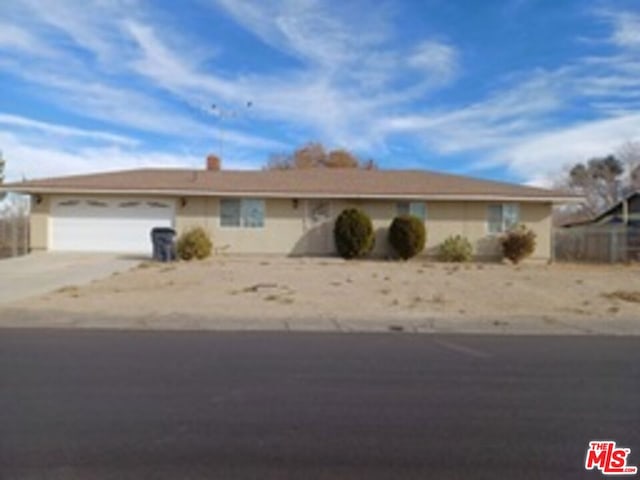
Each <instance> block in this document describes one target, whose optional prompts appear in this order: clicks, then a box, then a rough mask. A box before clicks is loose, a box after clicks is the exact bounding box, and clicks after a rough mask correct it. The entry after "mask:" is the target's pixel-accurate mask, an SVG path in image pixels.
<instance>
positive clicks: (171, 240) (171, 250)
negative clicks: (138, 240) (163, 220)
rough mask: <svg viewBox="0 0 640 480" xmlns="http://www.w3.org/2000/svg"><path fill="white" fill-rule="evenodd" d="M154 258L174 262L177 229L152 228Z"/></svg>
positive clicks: (159, 260)
mask: <svg viewBox="0 0 640 480" xmlns="http://www.w3.org/2000/svg"><path fill="white" fill-rule="evenodd" d="M151 243H152V244H153V259H154V260H156V261H158V262H172V261H173V260H175V259H176V231H175V230H174V229H173V228H168V227H156V228H153V229H152V230H151Z"/></svg>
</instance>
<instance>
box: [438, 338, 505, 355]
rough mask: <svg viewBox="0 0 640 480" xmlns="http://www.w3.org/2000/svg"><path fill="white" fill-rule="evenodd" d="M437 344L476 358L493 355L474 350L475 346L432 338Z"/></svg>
mask: <svg viewBox="0 0 640 480" xmlns="http://www.w3.org/2000/svg"><path fill="white" fill-rule="evenodd" d="M433 341H434V342H435V343H437V344H438V345H440V346H442V347H445V348H448V349H449V350H453V351H454V352H458V353H463V354H465V355H469V356H472V357H476V358H490V357H492V356H493V355H491V354H490V353H486V352H482V351H480V350H476V349H475V348H471V347H465V346H464V345H459V344H457V343H453V342H449V341H447V340H441V339H434V340H433Z"/></svg>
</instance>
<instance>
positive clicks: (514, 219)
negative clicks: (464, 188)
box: [487, 203, 520, 233]
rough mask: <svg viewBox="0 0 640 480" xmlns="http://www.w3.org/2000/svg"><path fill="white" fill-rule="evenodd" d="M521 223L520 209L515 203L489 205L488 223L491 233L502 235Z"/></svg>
mask: <svg viewBox="0 0 640 480" xmlns="http://www.w3.org/2000/svg"><path fill="white" fill-rule="evenodd" d="M519 222H520V208H519V207H518V205H517V204H515V203H503V204H499V205H489V207H488V209H487V223H488V230H489V233H502V232H506V231H508V230H510V229H511V228H513V227H515V226H517V225H518V223H519Z"/></svg>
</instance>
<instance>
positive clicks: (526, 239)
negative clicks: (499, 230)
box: [500, 225, 536, 264]
mask: <svg viewBox="0 0 640 480" xmlns="http://www.w3.org/2000/svg"><path fill="white" fill-rule="evenodd" d="M500 243H501V245H502V254H503V255H504V258H507V259H509V260H510V261H511V262H512V263H516V264H517V263H519V262H520V261H522V260H523V259H525V258H526V257H528V256H529V255H531V254H532V253H533V252H534V250H535V249H536V234H535V232H533V231H532V230H531V229H528V228H527V227H525V226H524V225H520V226H519V227H518V228H514V229H513V230H510V231H508V232H507V233H505V234H504V236H503V237H502V238H501V239H500Z"/></svg>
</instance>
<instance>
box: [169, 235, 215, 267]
mask: <svg viewBox="0 0 640 480" xmlns="http://www.w3.org/2000/svg"><path fill="white" fill-rule="evenodd" d="M176 249H177V252H178V257H179V258H181V259H182V260H193V259H197V260H202V259H204V258H207V257H208V256H210V255H211V251H212V250H213V243H212V242H211V237H209V233H208V232H207V231H206V230H205V229H204V228H202V227H194V228H192V229H190V230H187V231H186V232H184V233H183V234H182V235H180V238H178V243H177V245H176Z"/></svg>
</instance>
